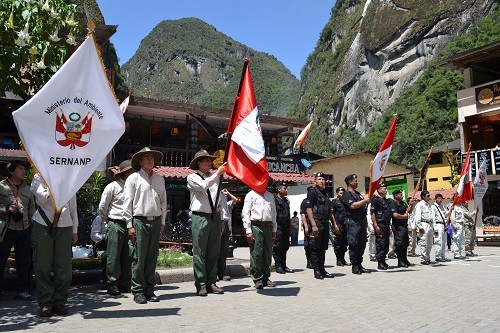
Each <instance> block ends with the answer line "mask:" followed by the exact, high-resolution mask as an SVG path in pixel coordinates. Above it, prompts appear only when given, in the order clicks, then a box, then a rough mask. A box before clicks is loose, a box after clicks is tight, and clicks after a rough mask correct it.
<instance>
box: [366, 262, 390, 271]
mask: <svg viewBox="0 0 500 333" xmlns="http://www.w3.org/2000/svg"><path fill="white" fill-rule="evenodd" d="M377 269H380V270H382V271H386V270H387V267H386V266H385V265H384V262H382V261H379V262H378V266H377ZM363 273H364V272H363Z"/></svg>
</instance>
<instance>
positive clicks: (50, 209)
mask: <svg viewBox="0 0 500 333" xmlns="http://www.w3.org/2000/svg"><path fill="white" fill-rule="evenodd" d="M31 192H33V194H34V195H35V199H36V203H37V204H38V206H39V209H43V211H44V212H45V215H47V218H48V219H49V220H50V222H52V220H53V218H54V213H55V205H54V200H52V198H51V193H50V190H49V188H48V186H47V185H46V184H45V183H44V181H43V180H42V178H41V176H40V175H39V174H38V173H37V174H35V176H34V177H33V181H32V182H31ZM33 221H35V222H37V223H40V224H41V225H43V226H47V223H45V220H44V219H43V217H42V216H41V215H40V213H39V212H38V210H37V211H35V214H33ZM57 227H58V228H63V227H72V228H73V233H74V234H76V233H78V213H77V211H76V196H75V195H74V196H73V197H71V199H70V200H69V201H68V202H67V203H66V204H65V205H64V206H63V207H62V209H61V217H60V218H59V222H58V223H57Z"/></svg>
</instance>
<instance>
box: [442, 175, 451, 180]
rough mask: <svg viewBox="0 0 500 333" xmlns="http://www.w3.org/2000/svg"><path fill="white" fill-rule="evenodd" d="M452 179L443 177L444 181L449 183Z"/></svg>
mask: <svg viewBox="0 0 500 333" xmlns="http://www.w3.org/2000/svg"><path fill="white" fill-rule="evenodd" d="M450 179H451V177H450V176H448V177H443V180H444V181H449V180H450Z"/></svg>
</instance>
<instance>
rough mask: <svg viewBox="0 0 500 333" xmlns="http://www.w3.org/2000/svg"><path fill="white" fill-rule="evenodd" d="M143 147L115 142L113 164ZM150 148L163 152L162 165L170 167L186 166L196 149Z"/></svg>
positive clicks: (127, 157)
mask: <svg viewBox="0 0 500 333" xmlns="http://www.w3.org/2000/svg"><path fill="white" fill-rule="evenodd" d="M142 148H144V146H142V145H125V144H117V145H116V146H115V147H114V148H113V155H112V156H113V158H112V159H113V161H112V164H113V165H118V164H120V163H121V162H122V161H124V160H126V159H130V158H132V155H134V154H135V153H137V152H138V151H139V150H141V149H142ZM149 148H150V149H153V150H158V151H161V152H162V153H163V161H162V163H161V165H162V166H170V167H188V166H189V162H191V161H192V159H193V157H194V154H195V153H196V152H197V150H193V149H182V148H165V147H155V146H150V147H149Z"/></svg>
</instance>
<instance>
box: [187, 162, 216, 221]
mask: <svg viewBox="0 0 500 333" xmlns="http://www.w3.org/2000/svg"><path fill="white" fill-rule="evenodd" d="M200 175H201V176H202V177H203V178H202V177H200ZM187 187H188V189H189V195H190V198H191V204H190V205H189V209H190V210H191V211H192V212H198V213H206V214H211V213H212V207H210V201H209V200H208V193H207V189H208V190H209V191H210V196H211V197H212V203H213V204H214V205H215V199H216V196H217V190H218V188H219V176H217V174H216V173H213V174H210V175H204V174H203V173H201V172H200V171H197V172H195V173H192V174H190V175H189V176H187ZM222 196H224V194H222V193H221V194H220V196H219V200H221V197H222ZM222 200H223V199H222ZM218 207H219V209H220V201H219V202H218ZM219 209H218V210H219ZM223 213H224V212H223ZM221 218H223V217H221Z"/></svg>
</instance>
